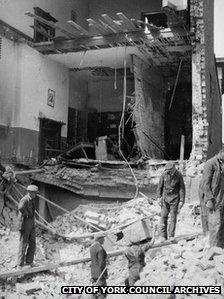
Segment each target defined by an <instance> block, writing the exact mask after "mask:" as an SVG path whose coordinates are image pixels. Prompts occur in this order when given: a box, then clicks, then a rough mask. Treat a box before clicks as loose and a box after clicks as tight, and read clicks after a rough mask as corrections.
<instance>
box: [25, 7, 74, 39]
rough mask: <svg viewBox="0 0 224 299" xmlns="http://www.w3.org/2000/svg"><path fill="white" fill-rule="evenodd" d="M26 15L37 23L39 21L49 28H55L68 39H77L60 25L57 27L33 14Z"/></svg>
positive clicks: (27, 13)
mask: <svg viewBox="0 0 224 299" xmlns="http://www.w3.org/2000/svg"><path fill="white" fill-rule="evenodd" d="M25 15H26V16H29V17H31V18H34V19H35V20H37V21H39V22H41V23H44V24H46V25H48V26H50V27H52V28H55V29H57V30H59V31H60V32H61V33H63V34H64V35H65V36H67V37H69V38H74V37H75V36H74V35H73V34H72V33H71V32H69V31H67V30H65V29H63V28H61V27H60V26H58V25H55V24H54V23H53V22H50V21H47V20H45V19H44V18H41V17H39V16H37V15H35V14H33V13H32V12H29V11H27V12H26V13H25Z"/></svg>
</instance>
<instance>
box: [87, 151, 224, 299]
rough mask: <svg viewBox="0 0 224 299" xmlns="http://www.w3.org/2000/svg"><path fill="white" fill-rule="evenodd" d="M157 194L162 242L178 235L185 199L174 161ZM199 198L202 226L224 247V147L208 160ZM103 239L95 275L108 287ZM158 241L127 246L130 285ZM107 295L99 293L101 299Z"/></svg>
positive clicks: (94, 258) (95, 248) (94, 254)
mask: <svg viewBox="0 0 224 299" xmlns="http://www.w3.org/2000/svg"><path fill="white" fill-rule="evenodd" d="M157 197H158V200H159V202H160V205H161V221H160V242H163V241H165V240H167V239H172V238H173V237H174V236H175V228H176V223H177V215H178V213H179V211H180V210H181V208H182V207H183V205H184V202H185V184H184V180H183V176H182V174H181V173H180V172H179V171H178V170H177V169H176V167H175V164H174V163H172V162H169V163H167V164H166V166H165V170H164V172H163V174H162V175H161V177H160V180H159V184H158V189H157ZM199 197H200V205H201V220H202V227H203V231H204V233H205V234H206V235H207V234H208V235H209V243H210V247H212V246H218V247H221V248H224V149H222V150H220V152H219V153H218V154H217V155H215V156H214V157H213V158H211V159H210V160H208V161H207V162H206V163H205V166H204V171H203V177H202V180H201V183H200V187H199ZM169 215H170V224H169V227H168V216H169ZM154 233H155V232H154ZM98 238H99V240H98ZM103 240H104V236H102V235H100V236H98V237H97V239H96V240H95V242H94V243H93V245H92V246H91V249H90V255H91V260H92V263H91V273H92V278H93V281H94V283H95V284H97V285H98V286H102V285H104V286H105V285H106V279H107V271H106V260H107V254H106V251H105V249H103V246H102V244H103ZM154 240H155V234H154V235H153V237H152V239H151V240H150V242H148V243H147V242H145V244H142V243H130V244H129V246H128V247H127V250H126V253H125V256H126V258H127V260H128V268H129V276H128V277H127V278H126V279H125V285H126V286H132V285H134V284H135V283H136V282H137V281H138V280H139V279H140V272H141V271H142V269H143V267H144V266H145V252H146V251H147V250H148V249H149V248H150V247H151V246H152V245H153V243H154ZM99 243H100V245H99ZM98 250H99V251H98ZM97 252H99V253H100V252H101V254H98V253H97ZM96 269H97V270H96ZM104 296H105V295H103V294H99V295H98V298H103V297H104Z"/></svg>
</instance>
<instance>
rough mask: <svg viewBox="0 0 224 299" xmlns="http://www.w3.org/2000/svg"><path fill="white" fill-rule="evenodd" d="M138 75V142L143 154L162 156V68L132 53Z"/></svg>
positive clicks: (136, 91) (135, 116)
mask: <svg viewBox="0 0 224 299" xmlns="http://www.w3.org/2000/svg"><path fill="white" fill-rule="evenodd" d="M133 65H134V76H135V108H134V121H135V123H136V135H137V138H138V140H137V142H138V146H139V148H140V149H141V152H142V154H143V155H147V156H148V157H150V158H163V148H164V111H165V101H164V94H163V79H162V76H161V74H160V72H159V71H158V70H157V69H155V68H154V67H153V66H149V65H147V64H146V63H145V62H144V61H142V60H141V59H140V58H138V57H137V56H133Z"/></svg>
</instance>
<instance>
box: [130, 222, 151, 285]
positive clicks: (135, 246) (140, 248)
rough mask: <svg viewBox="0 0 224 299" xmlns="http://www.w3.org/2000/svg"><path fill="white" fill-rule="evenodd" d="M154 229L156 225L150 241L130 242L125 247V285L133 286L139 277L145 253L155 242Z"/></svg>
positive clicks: (143, 265) (143, 264)
mask: <svg viewBox="0 0 224 299" xmlns="http://www.w3.org/2000/svg"><path fill="white" fill-rule="evenodd" d="M155 231H156V227H155V228H154V232H153V236H152V239H151V240H150V242H147V241H143V242H138V243H135V242H130V245H129V246H128V247H127V250H126V252H125V256H126V258H127V260H128V269H129V276H128V277H127V278H126V279H125V286H127V287H129V286H134V284H135V283H136V281H138V280H139V279H140V273H141V272H142V270H143V268H144V267H145V253H146V251H148V250H149V248H151V247H152V245H153V244H154V242H155Z"/></svg>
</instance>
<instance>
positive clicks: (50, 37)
mask: <svg viewBox="0 0 224 299" xmlns="http://www.w3.org/2000/svg"><path fill="white" fill-rule="evenodd" d="M30 28H32V29H34V30H36V31H38V32H39V33H40V34H42V35H43V36H45V37H46V38H48V39H51V40H52V39H53V38H54V37H53V36H50V35H49V34H47V32H46V31H44V30H43V29H41V28H39V27H37V26H30Z"/></svg>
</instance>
